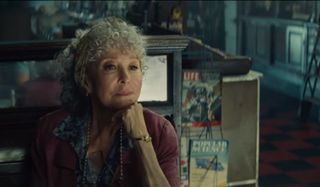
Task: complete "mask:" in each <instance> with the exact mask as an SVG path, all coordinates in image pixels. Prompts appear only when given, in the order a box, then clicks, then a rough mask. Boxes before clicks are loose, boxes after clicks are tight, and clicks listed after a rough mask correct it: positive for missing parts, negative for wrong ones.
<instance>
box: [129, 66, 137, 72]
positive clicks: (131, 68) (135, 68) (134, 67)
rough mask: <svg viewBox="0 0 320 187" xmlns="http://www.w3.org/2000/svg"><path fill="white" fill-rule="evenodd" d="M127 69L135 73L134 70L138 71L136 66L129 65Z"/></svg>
mask: <svg viewBox="0 0 320 187" xmlns="http://www.w3.org/2000/svg"><path fill="white" fill-rule="evenodd" d="M129 68H130V70H132V71H135V70H138V69H139V67H138V66H136V65H131V66H130V67H129Z"/></svg>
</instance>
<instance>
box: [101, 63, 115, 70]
mask: <svg viewBox="0 0 320 187" xmlns="http://www.w3.org/2000/svg"><path fill="white" fill-rule="evenodd" d="M103 69H104V70H106V71H113V70H116V69H117V68H116V66H115V65H113V64H106V65H104V66H103Z"/></svg>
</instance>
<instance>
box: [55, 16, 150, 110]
mask: <svg viewBox="0 0 320 187" xmlns="http://www.w3.org/2000/svg"><path fill="white" fill-rule="evenodd" d="M114 48H116V49H119V50H120V51H122V52H123V53H124V54H134V55H136V56H137V58H138V59H139V60H140V65H141V66H142V65H143V62H142V60H143V58H144V56H145V41H144V39H143V37H142V34H141V31H140V30H139V29H138V28H137V27H136V26H133V25H130V24H128V23H126V22H125V21H123V20H121V19H119V18H115V17H108V18H105V19H103V20H100V21H98V22H97V23H95V24H94V25H93V26H92V27H91V28H90V29H88V30H84V31H78V32H77V33H76V38H75V39H73V40H72V42H71V43H70V44H69V46H68V47H67V48H66V49H65V50H64V51H62V52H61V53H60V54H59V55H58V56H57V58H56V60H57V61H58V62H61V64H62V65H63V68H64V73H63V75H62V78H61V83H62V92H61V96H60V98H61V101H62V104H63V105H64V106H65V107H66V109H67V110H68V111H69V112H70V113H71V114H74V115H77V114H82V113H83V112H85V111H86V110H87V109H88V107H89V99H88V97H87V96H86V92H85V89H84V80H85V76H86V74H87V69H88V67H89V65H91V64H92V63H97V62H99V61H100V60H101V58H102V56H103V55H104V54H105V53H106V52H107V51H108V49H114Z"/></svg>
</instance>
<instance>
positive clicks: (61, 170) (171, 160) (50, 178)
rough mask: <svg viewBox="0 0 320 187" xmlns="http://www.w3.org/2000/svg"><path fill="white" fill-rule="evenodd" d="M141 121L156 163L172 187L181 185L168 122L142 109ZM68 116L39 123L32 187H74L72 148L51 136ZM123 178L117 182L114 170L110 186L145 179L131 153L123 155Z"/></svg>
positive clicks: (173, 136)
mask: <svg viewBox="0 0 320 187" xmlns="http://www.w3.org/2000/svg"><path fill="white" fill-rule="evenodd" d="M143 113H144V118H145V122H146V125H147V129H148V132H149V134H150V136H151V137H152V145H153V147H154V149H155V152H156V155H157V158H158V162H159V164H160V167H161V169H162V171H163V172H164V174H165V176H166V177H167V179H168V181H169V183H170V185H171V186H172V187H178V186H180V180H179V175H178V168H177V159H178V152H179V151H178V140H177V136H176V133H175V130H174V128H173V126H172V125H171V123H170V122H169V121H167V120H166V119H165V118H163V117H161V116H160V115H158V114H156V113H154V112H152V111H150V110H148V109H144V112H143ZM68 115H69V114H68V113H67V112H66V111H63V110H58V111H55V112H52V113H49V114H47V115H46V116H44V117H42V118H41V119H40V120H39V123H38V127H37V131H36V138H35V141H34V142H33V144H32V160H33V166H34V169H33V186H41V187H42V186H48V187H53V186H58V187H71V186H76V178H75V177H76V176H75V167H76V161H77V160H76V159H77V158H76V154H75V152H74V149H73V148H72V146H71V145H70V144H69V143H68V142H65V141H63V140H61V139H59V138H58V137H56V136H55V135H54V134H53V132H52V131H53V129H55V128H56V127H57V126H58V125H59V124H60V122H62V121H63V120H64V119H65V118H66V117H67V116H68ZM123 167H124V168H123V172H124V173H123V175H124V179H123V180H121V181H120V180H119V177H120V174H119V167H118V168H117V169H116V173H115V176H114V178H113V181H112V184H111V186H112V187H117V186H125V187H136V186H141V181H142V178H143V177H144V176H141V173H139V172H137V171H138V170H139V165H138V164H137V162H136V158H135V152H134V150H132V149H131V150H129V151H127V152H125V153H124V165H123Z"/></svg>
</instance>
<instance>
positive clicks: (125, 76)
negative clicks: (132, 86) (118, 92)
mask: <svg viewBox="0 0 320 187" xmlns="http://www.w3.org/2000/svg"><path fill="white" fill-rule="evenodd" d="M119 74H120V75H119V82H120V83H121V84H126V83H128V82H129V80H130V75H129V72H128V71H127V70H125V69H123V70H120V72H119Z"/></svg>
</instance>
